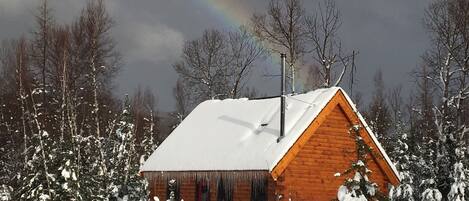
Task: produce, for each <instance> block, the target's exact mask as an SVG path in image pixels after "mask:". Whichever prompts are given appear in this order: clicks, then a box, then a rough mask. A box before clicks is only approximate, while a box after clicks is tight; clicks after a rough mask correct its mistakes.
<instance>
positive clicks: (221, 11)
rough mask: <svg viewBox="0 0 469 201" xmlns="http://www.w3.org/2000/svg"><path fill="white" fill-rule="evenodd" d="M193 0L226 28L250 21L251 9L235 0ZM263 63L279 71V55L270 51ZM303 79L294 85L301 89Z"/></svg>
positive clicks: (274, 70) (297, 80)
mask: <svg viewBox="0 0 469 201" xmlns="http://www.w3.org/2000/svg"><path fill="white" fill-rule="evenodd" d="M195 2H197V3H198V4H199V5H200V6H202V7H204V8H208V9H209V11H210V12H212V13H213V14H215V15H216V16H217V17H218V18H219V19H220V20H221V21H222V23H223V24H224V25H226V26H227V27H228V28H237V27H239V26H241V25H247V24H249V23H250V19H251V16H252V12H253V10H252V9H250V8H248V7H246V5H245V4H242V3H239V2H237V1H236V0H195ZM258 43H259V45H261V46H263V47H265V48H266V49H270V47H268V46H267V45H266V44H263V43H261V42H258ZM265 64H266V66H267V67H268V68H269V69H271V70H272V72H279V70H280V69H279V66H280V55H278V54H277V53H271V54H270V55H269V56H268V57H267V59H266V62H265ZM298 73H299V72H298ZM297 78H299V77H297ZM303 81H304V80H302V79H296V83H295V86H297V88H298V89H301V88H302V86H304V83H303Z"/></svg>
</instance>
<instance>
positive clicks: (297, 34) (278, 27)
mask: <svg viewBox="0 0 469 201" xmlns="http://www.w3.org/2000/svg"><path fill="white" fill-rule="evenodd" d="M304 17H305V11H304V8H303V5H302V4H301V1H300V0H285V1H284V0H271V1H270V2H269V7H268V10H267V14H254V15H253V17H252V19H251V22H252V24H253V27H254V31H255V33H256V35H257V37H258V38H259V39H260V40H261V41H266V42H267V43H268V44H269V45H270V46H271V51H273V52H276V53H286V54H287V63H288V65H289V67H290V77H291V80H292V81H291V83H290V84H291V91H292V92H295V81H294V80H295V76H296V75H295V71H297V70H298V69H297V68H298V66H297V65H298V62H299V61H300V60H301V58H302V57H303V55H304V54H305V53H306V49H305V46H304V41H305V34H306V32H305V28H304V23H303V21H304Z"/></svg>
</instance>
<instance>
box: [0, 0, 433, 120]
mask: <svg viewBox="0 0 469 201" xmlns="http://www.w3.org/2000/svg"><path fill="white" fill-rule="evenodd" d="M223 1H224V2H230V1H233V2H236V4H239V5H240V6H238V8H244V9H245V11H247V12H246V13H252V12H261V11H262V10H263V8H264V7H265V6H266V5H267V0H264V1H249V0H241V1H238V0H223ZM49 2H50V5H51V6H52V8H53V10H54V14H55V16H56V18H57V19H58V21H59V23H66V22H70V21H71V20H72V19H73V17H75V16H77V15H78V14H79V12H80V10H81V8H82V7H83V6H84V4H85V3H86V1H85V0H50V1H49ZM106 2H107V5H108V9H109V11H110V13H111V15H112V17H113V18H114V20H115V22H116V25H115V27H114V29H113V35H114V38H115V39H116V41H117V43H118V49H119V50H120V51H121V53H122V55H123V56H124V65H123V67H122V72H121V74H120V76H119V77H118V79H117V82H118V86H119V90H118V92H117V94H116V95H118V96H122V95H123V94H124V93H131V92H132V90H133V89H135V88H136V87H137V86H138V85H141V86H142V87H145V86H148V87H150V88H151V89H153V91H154V92H155V93H156V94H157V95H158V99H159V107H160V108H161V109H162V110H163V111H170V110H172V108H173V106H174V104H173V98H172V87H173V86H174V83H175V82H176V79H177V75H176V73H175V72H174V70H173V69H172V67H171V64H172V63H174V61H176V60H177V59H178V58H179V56H180V51H181V47H182V44H183V43H184V40H189V39H192V38H195V37H198V36H200V35H201V33H202V31H203V30H204V29H205V28H228V27H230V26H232V25H233V24H226V21H225V20H224V19H222V18H220V16H218V15H217V14H216V13H213V12H212V11H213V10H212V9H211V8H209V6H208V5H207V4H204V3H203V1H202V0H193V1H190V0H136V1H129V0H108V1H106ZM316 2H317V1H310V0H305V6H306V10H307V11H311V10H314V6H316V5H317V3H316ZM39 3H40V1H39V0H36V1H33V0H0V27H2V28H1V31H0V40H2V39H8V38H14V37H18V36H19V35H21V34H28V33H30V32H31V30H32V29H33V27H34V22H33V19H34V17H33V13H34V12H35V8H36V6H37V5H38V4H39ZM428 3H429V0H411V1H409V0H394V1H389V0H354V1H350V0H339V1H338V2H337V5H338V7H339V8H340V10H341V12H342V17H343V24H342V29H341V38H342V39H343V42H344V46H345V47H346V48H347V49H350V50H351V49H356V50H359V51H360V55H359V57H358V59H357V66H358V68H359V74H358V77H359V79H360V81H359V84H358V85H357V87H358V88H360V91H362V92H365V93H366V92H367V91H369V90H371V89H372V84H371V83H372V76H373V74H374V73H375V72H376V70H377V69H381V70H383V73H384V77H385V81H386V83H387V85H388V86H395V85H396V84H399V83H402V84H403V85H404V86H409V81H410V77H409V76H408V74H407V73H408V72H410V71H411V69H412V68H414V67H415V66H417V65H418V64H419V62H420V59H419V56H420V55H421V54H422V53H423V52H424V50H425V48H426V47H427V46H428V39H427V38H428V37H427V35H426V33H425V30H424V29H423V26H422V18H423V16H424V9H425V7H426V6H427V4H428ZM248 18H249V16H247V17H246V19H248ZM270 68H272V67H270ZM263 73H264V71H263V70H261V71H259V72H257V73H256V74H255V75H253V76H251V84H253V85H258V87H259V89H260V91H261V93H266V94H273V93H276V92H277V91H278V90H277V88H278V87H277V86H276V85H277V82H276V80H275V79H269V78H265V77H263V76H262V75H263Z"/></svg>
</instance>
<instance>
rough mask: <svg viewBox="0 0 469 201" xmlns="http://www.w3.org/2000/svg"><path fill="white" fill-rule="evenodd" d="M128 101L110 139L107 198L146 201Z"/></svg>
mask: <svg viewBox="0 0 469 201" xmlns="http://www.w3.org/2000/svg"><path fill="white" fill-rule="evenodd" d="M130 111H131V110H130V101H129V99H128V97H126V100H125V103H124V108H123V110H122V113H121V115H120V118H119V121H118V122H117V123H116V130H115V133H114V135H113V137H111V139H112V141H111V143H112V144H113V146H112V147H113V148H112V154H113V155H111V156H110V157H111V158H112V160H111V161H110V164H111V165H110V166H109V167H112V169H110V170H108V173H109V178H110V183H109V185H108V189H107V190H108V197H109V198H111V199H112V198H114V199H123V200H142V201H143V200H146V199H147V197H148V191H147V183H146V182H145V180H144V179H143V178H142V177H140V175H139V169H140V163H139V161H138V160H139V157H138V153H137V151H136V149H135V147H136V136H135V129H134V128H135V126H134V124H133V123H132V115H131V113H130Z"/></svg>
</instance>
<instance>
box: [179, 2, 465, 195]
mask: <svg viewBox="0 0 469 201" xmlns="http://www.w3.org/2000/svg"><path fill="white" fill-rule="evenodd" d="M341 24H342V20H341V15H340V11H339V9H338V8H337V7H336V5H335V3H334V1H333V0H324V1H320V3H318V4H317V6H316V7H315V9H308V10H307V9H306V8H305V7H304V6H303V4H302V1H301V0H286V1H281V0H270V1H269V4H268V7H267V9H266V11H265V13H256V14H254V15H253V16H252V18H251V22H250V23H249V25H247V26H246V27H247V29H248V30H250V31H249V33H251V34H252V38H251V39H250V40H248V41H251V40H255V41H256V43H254V44H257V43H259V44H262V47H263V48H265V49H263V50H262V51H266V52H268V53H270V54H271V55H275V54H278V53H286V54H287V64H288V67H289V72H288V77H289V79H288V84H289V85H290V87H289V90H288V91H289V92H292V93H294V92H301V91H308V90H311V89H315V88H318V87H331V86H342V87H344V88H346V89H348V90H349V92H350V94H351V92H352V91H360V90H354V84H355V83H356V82H357V80H356V78H354V73H356V70H357V69H359V67H356V66H355V65H354V60H355V57H356V56H358V51H355V50H351V51H347V50H346V49H345V48H344V47H343V46H342V43H341V39H340V38H339V36H338V33H339V30H340V25H341ZM423 26H425V28H426V30H427V32H428V36H429V37H430V39H431V40H430V41H431V46H430V47H429V49H428V50H427V51H425V53H424V54H423V55H422V60H421V65H420V67H419V68H416V69H412V68H409V72H412V73H411V74H410V76H411V77H412V78H413V80H414V83H415V85H414V86H413V89H412V90H410V91H411V93H410V94H403V92H402V91H403V90H402V88H403V86H402V85H399V84H398V83H393V84H394V85H395V87H394V88H391V89H389V88H386V86H385V85H384V81H383V74H382V73H381V72H380V71H379V72H377V73H376V75H375V78H374V86H375V89H374V90H373V91H372V92H371V101H370V102H369V103H368V101H363V100H362V95H361V94H360V93H357V92H355V93H353V97H352V98H353V99H354V101H355V103H356V104H357V106H358V107H359V109H360V111H364V113H365V117H366V120H367V122H369V124H370V127H371V128H372V130H373V131H374V132H375V134H376V135H377V136H378V138H379V140H380V141H381V143H382V144H383V146H384V147H385V149H386V150H387V152H388V153H389V155H390V156H391V158H392V160H393V161H394V162H395V163H396V166H397V168H398V170H399V172H400V177H401V182H402V183H401V185H399V186H397V187H396V188H394V189H392V191H391V192H390V195H389V199H391V200H432V201H433V200H465V199H467V198H468V196H469V195H468V194H467V193H465V192H467V190H469V189H468V185H467V182H468V181H467V180H466V176H465V174H466V173H467V172H468V169H467V167H468V165H469V161H468V153H469V152H468V151H469V150H467V146H468V140H469V137H468V136H467V135H468V133H469V128H468V126H467V125H468V122H469V111H468V110H469V100H468V96H469V84H468V74H469V1H467V0H434V1H432V2H431V3H430V4H429V5H428V7H427V9H426V11H425V17H424V24H423ZM229 41H231V38H230V37H226V35H225V34H224V33H221V32H219V31H212V30H208V31H206V32H205V33H204V34H203V36H202V37H200V38H198V39H195V40H191V41H187V42H186V43H185V46H184V48H183V55H182V57H181V59H180V61H179V62H177V63H176V64H175V65H174V67H175V69H176V71H177V72H178V73H179V75H180V81H179V82H178V85H177V86H176V88H175V97H176V100H177V104H178V107H177V113H178V114H180V118H181V119H182V118H183V117H184V116H185V115H186V114H187V113H188V111H190V109H191V108H192V107H194V106H195V105H196V104H198V103H200V102H201V101H202V100H205V99H209V98H236V97H238V96H240V95H242V96H248V97H249V93H252V91H251V90H249V89H247V88H244V89H240V88H236V87H233V86H236V85H234V84H233V82H230V81H229V80H236V79H235V78H236V76H232V75H240V74H236V73H235V72H243V71H233V69H237V68H233V66H235V65H233V64H232V63H231V62H232V61H236V60H235V59H233V58H236V57H232V56H230V57H225V56H226V55H230V54H226V52H225V50H226V48H227V47H228V48H229V47H231V46H232V44H231V43H229ZM214 47H217V48H214ZM253 47H255V48H256V52H257V48H261V47H256V46H253ZM241 52H243V51H241ZM233 55H236V54H233ZM254 55H255V54H254ZM210 59H214V60H210ZM254 59H255V60H253V62H252V63H254V62H255V61H259V60H262V59H263V57H262V56H259V57H258V58H257V57H255V58H254ZM200 61H202V62H205V63H201V62H200ZM211 61H212V62H211ZM213 61H215V62H213ZM225 61H226V62H225ZM235 63H237V62H235ZM207 66H208V67H207ZM252 68H258V67H257V66H256V65H247V69H252ZM241 69H243V68H241ZM207 75H209V76H212V77H207ZM220 75H221V77H220ZM227 75H228V76H227ZM241 75H242V74H241ZM248 75H249V74H246V76H245V77H248ZM347 76H348V77H347ZM384 76H385V75H384ZM241 77H243V76H241ZM245 77H243V78H245ZM345 77H347V78H345ZM295 79H301V80H302V83H304V85H303V86H302V85H299V84H295ZM345 81H348V82H347V83H346V82H345ZM404 87H408V86H404ZM239 90H241V93H239V92H238V91H239ZM183 92H184V93H183ZM234 92H236V93H234ZM247 92H249V93H247ZM252 95H253V96H256V93H255V91H254V93H252ZM191 101H192V102H191ZM189 102H191V103H192V106H190V105H191V104H190V103H189ZM348 190H349V191H350V192H352V191H354V190H353V189H348ZM362 190H366V189H362ZM362 192H364V191H362ZM355 193H357V192H354V193H352V194H355ZM358 194H360V193H359V192H358ZM365 194H366V193H365ZM357 197H360V196H359V195H358V196H357ZM365 197H366V196H365ZM367 198H368V199H372V197H367Z"/></svg>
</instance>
